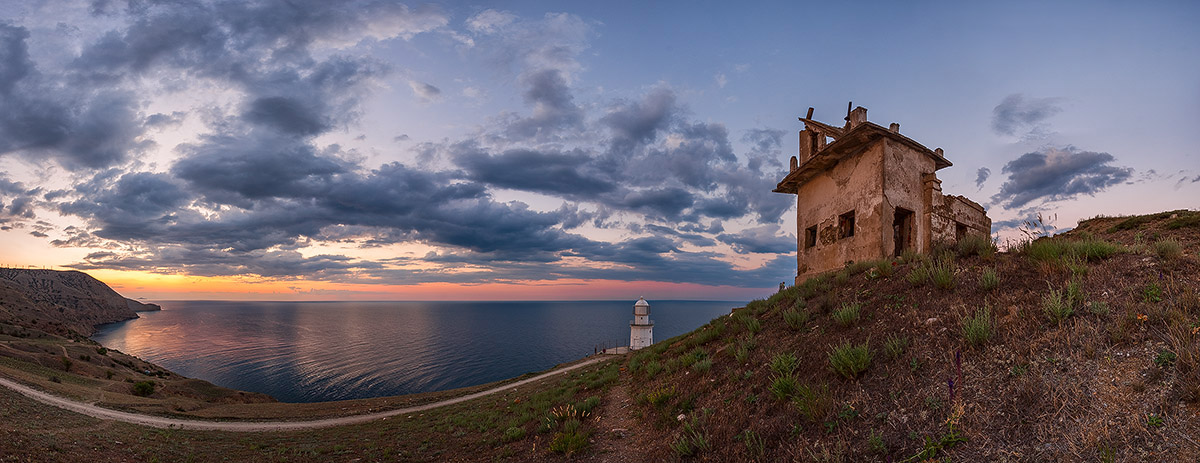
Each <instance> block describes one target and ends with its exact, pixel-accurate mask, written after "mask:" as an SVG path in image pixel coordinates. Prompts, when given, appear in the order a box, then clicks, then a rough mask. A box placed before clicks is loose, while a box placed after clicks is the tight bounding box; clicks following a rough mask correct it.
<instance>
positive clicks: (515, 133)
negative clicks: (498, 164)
mask: <svg viewBox="0 0 1200 463" xmlns="http://www.w3.org/2000/svg"><path fill="white" fill-rule="evenodd" d="M521 81H522V83H523V84H524V85H525V86H526V89H525V93H524V95H523V96H524V97H525V102H526V103H527V104H529V105H530V106H531V107H532V110H533V113H532V114H530V115H529V117H523V118H520V119H517V120H515V121H513V122H512V123H511V124H509V126H508V132H509V135H510V136H512V137H514V138H518V139H522V138H533V137H538V136H550V135H553V134H555V133H556V132H557V131H559V130H562V129H567V128H574V127H579V126H580V124H582V123H583V110H582V109H580V108H579V106H576V105H575V101H574V97H573V96H572V95H571V89H570V88H569V87H568V86H567V81H566V79H565V78H563V75H562V71H559V70H558V69H545V70H541V71H537V72H533V73H530V74H527V75H525V76H523V77H522V79H521Z"/></svg>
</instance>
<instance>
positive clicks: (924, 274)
mask: <svg viewBox="0 0 1200 463" xmlns="http://www.w3.org/2000/svg"><path fill="white" fill-rule="evenodd" d="M904 278H905V279H907V280H908V282H909V283H912V285H913V286H921V285H923V284H925V282H927V281H929V268H928V267H926V266H924V265H918V266H916V267H914V268H913V269H912V270H909V272H908V275H905V276H904Z"/></svg>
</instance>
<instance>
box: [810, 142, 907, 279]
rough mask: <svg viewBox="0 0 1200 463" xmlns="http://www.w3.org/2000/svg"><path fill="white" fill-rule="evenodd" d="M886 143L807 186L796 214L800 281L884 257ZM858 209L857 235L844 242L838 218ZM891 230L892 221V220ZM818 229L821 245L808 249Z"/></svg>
mask: <svg viewBox="0 0 1200 463" xmlns="http://www.w3.org/2000/svg"><path fill="white" fill-rule="evenodd" d="M884 146H885V145H884V144H883V143H875V144H873V145H872V146H871V147H869V148H868V149H867V150H866V151H864V152H863V153H860V154H858V155H855V156H851V157H849V158H847V159H843V160H842V161H841V162H838V163H837V165H835V166H833V167H832V168H831V169H830V170H829V171H828V173H827V174H825V175H819V176H816V177H814V178H813V179H811V180H810V181H808V182H806V183H805V184H803V185H801V186H800V188H799V191H798V194H797V195H796V197H797V203H796V210H797V220H796V236H797V248H798V249H799V252H797V256H796V262H797V274H798V277H797V281H803V279H804V278H807V277H808V276H811V275H814V274H817V273H820V272H823V271H827V270H831V269H835V268H840V267H842V266H843V265H845V264H846V262H848V261H861V260H871V259H877V258H879V252H880V249H881V246H882V238H881V235H880V234H879V233H877V232H876V230H879V228H880V227H881V226H882V225H883V220H884V218H883V217H882V216H881V211H882V206H881V204H882V203H883V197H882V196H881V195H880V194H879V192H880V191H882V189H883V175H882V171H883V164H884V161H883V157H884ZM849 211H854V222H855V225H854V227H855V233H854V236H851V237H848V238H839V232H840V230H839V228H838V217H839V216H840V215H841V214H844V213H846V212H849ZM887 220H889V222H888V224H887V225H888V227H889V229H890V225H891V222H890V220H891V217H890V216H888V217H887ZM813 225H817V243H816V246H814V247H812V248H807V249H805V246H804V244H805V243H804V241H805V230H806V229H807V228H809V227H811V226H813Z"/></svg>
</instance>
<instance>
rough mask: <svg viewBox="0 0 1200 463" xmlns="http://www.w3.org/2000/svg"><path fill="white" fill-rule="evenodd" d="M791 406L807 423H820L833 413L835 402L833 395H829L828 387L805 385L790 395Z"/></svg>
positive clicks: (823, 385) (824, 385)
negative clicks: (798, 411)
mask: <svg viewBox="0 0 1200 463" xmlns="http://www.w3.org/2000/svg"><path fill="white" fill-rule="evenodd" d="M792 404H793V405H795V406H796V409H797V410H800V414H801V415H803V416H804V417H805V418H807V419H808V421H810V422H812V423H820V422H823V421H825V418H826V417H828V416H829V415H830V414H831V413H833V409H834V408H835V407H836V406H837V401H835V400H833V395H831V394H830V393H829V385H827V384H822V385H821V386H820V387H816V386H809V385H807V384H805V385H802V386H800V387H799V388H797V389H796V393H795V394H793V395H792Z"/></svg>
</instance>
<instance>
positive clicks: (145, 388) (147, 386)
mask: <svg viewBox="0 0 1200 463" xmlns="http://www.w3.org/2000/svg"><path fill="white" fill-rule="evenodd" d="M153 393H154V382H153V381H138V382H136V383H133V395H137V396H142V397H146V396H149V395H150V394H153Z"/></svg>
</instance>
